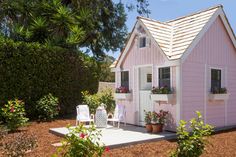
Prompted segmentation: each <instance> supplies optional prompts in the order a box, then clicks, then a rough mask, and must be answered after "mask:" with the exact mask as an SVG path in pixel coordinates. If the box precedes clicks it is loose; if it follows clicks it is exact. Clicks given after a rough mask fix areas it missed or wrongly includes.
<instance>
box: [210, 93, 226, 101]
mask: <svg viewBox="0 0 236 157" xmlns="http://www.w3.org/2000/svg"><path fill="white" fill-rule="evenodd" d="M229 95H230V94H229V93H224V94H212V93H211V94H209V99H210V100H228V99H229Z"/></svg>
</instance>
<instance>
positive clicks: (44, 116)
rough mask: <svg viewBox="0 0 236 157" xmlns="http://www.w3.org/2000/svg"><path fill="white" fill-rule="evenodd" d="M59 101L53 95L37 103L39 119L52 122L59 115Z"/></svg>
mask: <svg viewBox="0 0 236 157" xmlns="http://www.w3.org/2000/svg"><path fill="white" fill-rule="evenodd" d="M59 109H60V108H59V101H58V98H57V97H54V96H53V95H52V94H51V93H49V94H48V95H45V96H44V97H43V98H41V99H40V100H39V101H37V105H36V110H37V113H38V119H39V120H42V121H51V120H53V119H54V118H55V117H56V116H58V115H59Z"/></svg>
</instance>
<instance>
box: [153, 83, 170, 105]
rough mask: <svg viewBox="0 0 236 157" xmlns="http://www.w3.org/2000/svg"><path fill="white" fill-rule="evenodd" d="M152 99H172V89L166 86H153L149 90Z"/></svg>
mask: <svg viewBox="0 0 236 157" xmlns="http://www.w3.org/2000/svg"><path fill="white" fill-rule="evenodd" d="M151 99H152V100H153V101H167V102H169V101H171V100H172V99H173V90H171V89H170V88H169V87H167V86H163V87H153V88H152V91H151Z"/></svg>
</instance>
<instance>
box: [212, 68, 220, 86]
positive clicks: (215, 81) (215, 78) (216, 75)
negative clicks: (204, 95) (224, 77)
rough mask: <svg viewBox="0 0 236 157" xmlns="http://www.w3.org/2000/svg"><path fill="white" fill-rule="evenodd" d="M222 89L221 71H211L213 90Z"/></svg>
mask: <svg viewBox="0 0 236 157" xmlns="http://www.w3.org/2000/svg"><path fill="white" fill-rule="evenodd" d="M220 88H221V70H219V69H211V90H214V89H218V90H219V89H220Z"/></svg>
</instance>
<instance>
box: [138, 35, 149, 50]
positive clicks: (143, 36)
mask: <svg viewBox="0 0 236 157" xmlns="http://www.w3.org/2000/svg"><path fill="white" fill-rule="evenodd" d="M141 38H145V46H143V47H140V40H141ZM148 40H149V38H148V37H147V35H140V36H139V38H138V48H139V49H142V48H146V47H148V46H149V41H148Z"/></svg>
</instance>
